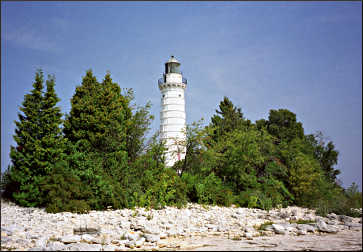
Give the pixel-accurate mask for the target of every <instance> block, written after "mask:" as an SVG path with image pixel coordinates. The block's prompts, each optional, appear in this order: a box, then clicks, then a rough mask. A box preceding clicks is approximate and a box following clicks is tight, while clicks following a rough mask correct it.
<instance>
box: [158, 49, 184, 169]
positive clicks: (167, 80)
mask: <svg viewBox="0 0 363 252" xmlns="http://www.w3.org/2000/svg"><path fill="white" fill-rule="evenodd" d="M158 85H159V89H160V91H161V111H160V137H161V139H162V140H164V142H165V147H166V149H167V150H166V152H165V164H166V166H167V167H171V166H173V165H174V163H175V162H176V161H178V160H182V159H184V157H185V140H186V136H185V127H186V124H185V97H184V90H185V88H186V86H187V80H186V79H185V78H183V76H182V73H181V72H180V63H179V61H178V60H177V59H176V58H175V57H174V56H171V57H170V59H169V60H168V61H167V62H166V63H165V73H164V74H163V78H160V79H159V80H158Z"/></svg>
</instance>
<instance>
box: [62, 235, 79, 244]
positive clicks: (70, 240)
mask: <svg viewBox="0 0 363 252" xmlns="http://www.w3.org/2000/svg"><path fill="white" fill-rule="evenodd" d="M60 241H61V242H63V243H65V244H68V243H76V242H80V241H81V237H80V236H79V235H66V236H63V237H61V238H60Z"/></svg>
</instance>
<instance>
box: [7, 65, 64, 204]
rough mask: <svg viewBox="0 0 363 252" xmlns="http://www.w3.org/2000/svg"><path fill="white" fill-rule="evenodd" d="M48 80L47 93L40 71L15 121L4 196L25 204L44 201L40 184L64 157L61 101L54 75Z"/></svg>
mask: <svg viewBox="0 0 363 252" xmlns="http://www.w3.org/2000/svg"><path fill="white" fill-rule="evenodd" d="M49 78H50V79H49V80H47V91H46V93H45V94H44V91H43V88H44V85H43V82H44V80H43V72H42V70H38V71H37V72H36V75H35V82H34V83H33V90H32V91H31V93H30V94H26V95H25V97H24V101H23V103H22V107H20V110H21V111H22V112H23V114H22V113H18V116H19V121H15V124H16V129H15V135H14V140H15V141H16V143H17V147H14V146H11V150H10V158H11V161H12V164H11V165H10V166H9V168H8V169H9V171H8V178H7V185H6V188H5V196H6V197H9V198H11V199H14V200H15V202H17V203H19V204H20V205H23V206H37V205H41V203H42V197H43V195H42V188H41V184H42V181H43V179H44V177H46V176H47V175H49V174H50V173H51V170H52V167H53V165H54V163H55V162H56V161H57V160H59V159H60V158H61V153H62V147H61V146H62V144H61V143H62V141H63V140H62V136H61V135H60V129H59V126H60V124H61V116H62V114H61V113H60V108H58V107H56V106H55V105H56V103H57V102H58V101H59V99H58V97H57V95H56V94H55V91H54V85H55V82H54V77H49Z"/></svg>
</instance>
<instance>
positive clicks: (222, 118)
mask: <svg viewBox="0 0 363 252" xmlns="http://www.w3.org/2000/svg"><path fill="white" fill-rule="evenodd" d="M219 109H220V111H219V110H216V113H217V114H216V115H213V117H212V118H211V121H212V122H211V123H210V125H209V127H211V128H214V132H213V135H211V137H212V139H213V140H214V141H216V142H218V141H219V139H220V137H222V136H224V135H226V134H227V133H229V132H232V131H233V130H235V129H237V128H241V127H243V126H244V125H249V124H250V121H249V120H247V121H246V120H245V119H244V117H243V113H242V111H241V108H237V107H235V106H234V105H233V103H232V102H231V101H230V100H229V99H228V98H227V97H224V99H223V101H221V102H220V104H219Z"/></svg>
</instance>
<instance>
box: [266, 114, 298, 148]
mask: <svg viewBox="0 0 363 252" xmlns="http://www.w3.org/2000/svg"><path fill="white" fill-rule="evenodd" d="M259 125H261V126H262V125H263V121H260V122H259ZM267 130H268V132H269V133H270V134H271V135H273V136H275V137H277V139H278V143H281V142H282V141H284V142H287V143H289V142H291V141H292V140H293V139H295V138H300V139H302V138H303V136H304V129H303V127H302V124H301V122H297V121H296V115H295V114H294V113H292V112H291V111H289V110H287V109H279V110H274V109H271V110H270V114H269V117H268V122H267Z"/></svg>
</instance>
